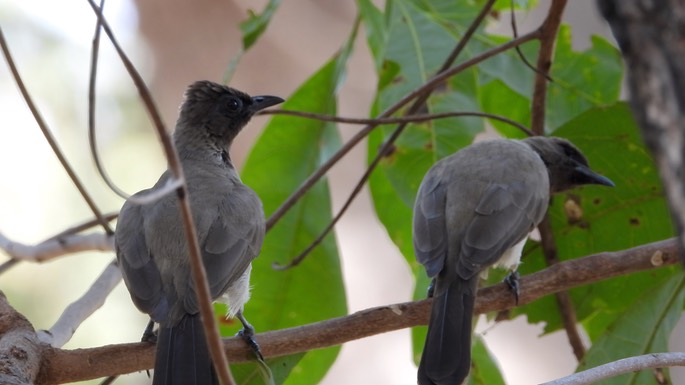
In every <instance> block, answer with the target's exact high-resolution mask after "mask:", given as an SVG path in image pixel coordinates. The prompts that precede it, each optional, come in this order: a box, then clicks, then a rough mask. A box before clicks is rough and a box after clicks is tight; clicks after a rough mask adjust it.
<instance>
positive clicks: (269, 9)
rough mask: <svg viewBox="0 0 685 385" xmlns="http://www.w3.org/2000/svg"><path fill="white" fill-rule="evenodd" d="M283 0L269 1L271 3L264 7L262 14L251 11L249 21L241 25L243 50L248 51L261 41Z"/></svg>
mask: <svg viewBox="0 0 685 385" xmlns="http://www.w3.org/2000/svg"><path fill="white" fill-rule="evenodd" d="M281 1H283V0H269V3H268V4H267V5H266V7H264V10H263V11H262V13H259V14H257V13H254V12H253V11H250V15H249V17H248V19H247V20H245V21H243V22H242V23H240V30H241V31H242V32H243V50H244V51H247V50H248V49H250V47H252V45H253V44H254V43H255V42H256V41H257V39H259V37H260V36H261V35H262V33H264V31H266V27H267V26H268V25H269V22H271V18H272V17H273V15H274V14H275V13H276V10H277V9H278V6H279V5H281Z"/></svg>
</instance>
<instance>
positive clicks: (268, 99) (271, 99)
mask: <svg viewBox="0 0 685 385" xmlns="http://www.w3.org/2000/svg"><path fill="white" fill-rule="evenodd" d="M284 101H285V100H283V99H282V98H279V97H278V96H270V95H260V96H253V97H252V105H251V106H250V111H251V112H252V113H255V112H257V111H259V110H263V109H265V108H267V107H271V106H275V105H276V104H280V103H283V102H284Z"/></svg>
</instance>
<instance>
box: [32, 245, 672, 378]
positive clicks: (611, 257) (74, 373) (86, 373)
mask: <svg viewBox="0 0 685 385" xmlns="http://www.w3.org/2000/svg"><path fill="white" fill-rule="evenodd" d="M677 261H678V255H677V245H676V241H675V239H668V240H665V241H660V242H654V243H650V244H647V245H643V246H638V247H635V248H632V249H628V250H623V251H617V252H606V253H599V254H595V255H592V256H589V257H585V258H579V259H574V260H571V261H566V262H562V263H559V264H556V265H554V266H551V267H549V268H547V269H545V270H542V271H539V272H537V273H534V274H530V275H528V276H525V277H521V281H520V283H521V293H520V300H519V304H521V305H523V304H526V303H529V302H532V301H535V300H536V299H539V298H541V297H544V296H546V295H550V294H554V293H557V292H559V291H562V290H568V289H570V288H573V287H577V286H581V285H586V284H590V283H593V282H597V281H600V280H603V279H607V278H611V277H615V276H619V275H625V274H630V273H634V272H638V271H643V270H649V269H654V268H659V267H663V266H666V265H672V264H674V263H676V262H677ZM430 306H431V300H430V299H426V300H423V301H417V302H405V303H398V304H392V305H387V306H381V307H376V308H372V309H367V310H363V311H360V312H357V313H354V314H350V315H347V316H344V317H339V318H334V319H330V320H325V321H321V322H317V323H314V324H309V325H303V326H298V327H294V328H290V329H283V330H275V331H269V332H265V333H260V334H258V335H257V336H256V338H255V339H256V340H257V342H258V343H259V345H260V346H261V350H262V353H263V354H264V356H265V357H267V358H269V357H277V356H283V355H288V354H294V353H299V352H305V351H309V350H313V349H321V348H325V347H329V346H334V345H340V344H342V343H345V342H348V341H352V340H355V339H360V338H364V337H368V336H372V335H375V334H380V333H385V332H389V331H393V330H398V329H403V328H407V327H413V326H417V325H425V324H426V323H427V322H428V316H429V311H430ZM514 306H515V304H514V298H513V296H512V295H511V292H510V291H509V288H508V287H507V286H506V285H504V284H499V285H495V286H490V287H486V288H483V289H481V290H479V292H478V298H477V301H476V313H478V314H480V313H485V312H492V311H500V310H505V309H510V308H512V307H514ZM224 348H225V349H226V354H227V357H228V359H229V361H230V362H244V361H247V360H248V359H250V357H251V350H250V349H249V348H248V347H247V346H246V345H245V343H244V341H243V340H242V339H240V338H236V337H234V338H228V339H225V340H224ZM153 351H154V347H153V346H152V345H150V344H147V343H135V344H120V345H110V346H103V347H98V348H92V349H77V350H62V349H52V348H48V349H47V350H46V351H45V354H44V357H43V364H42V370H41V374H40V377H39V379H38V381H36V383H37V384H57V383H64V382H73V381H82V380H87V379H93V378H99V377H104V376H108V375H112V374H124V373H132V372H136V371H142V370H146V369H150V368H152V363H153V353H154V352H153Z"/></svg>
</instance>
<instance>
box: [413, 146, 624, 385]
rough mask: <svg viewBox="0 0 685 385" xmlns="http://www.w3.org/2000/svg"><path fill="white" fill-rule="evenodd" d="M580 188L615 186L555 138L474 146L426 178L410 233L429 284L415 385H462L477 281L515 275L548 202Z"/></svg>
mask: <svg viewBox="0 0 685 385" xmlns="http://www.w3.org/2000/svg"><path fill="white" fill-rule="evenodd" d="M585 184H599V185H605V186H613V185H614V184H613V183H612V182H611V181H610V180H609V179H608V178H606V177H604V176H602V175H600V174H598V173H596V172H594V171H592V169H590V167H589V166H588V162H587V159H585V156H583V154H582V153H581V152H580V151H579V150H578V149H577V148H576V147H575V146H574V145H573V144H571V142H569V141H567V140H565V139H561V138H546V137H534V138H528V139H524V140H520V141H519V140H492V141H485V142H480V143H476V144H472V145H471V146H468V147H465V148H463V149H461V150H460V151H458V152H457V153H455V154H452V155H450V156H448V157H446V158H444V159H442V160H440V161H438V162H437V163H436V164H434V165H433V167H432V168H431V169H430V170H428V172H427V173H426V175H425V177H424V179H423V181H422V182H421V186H420V187H419V191H418V194H417V197H416V202H415V204H414V227H413V230H414V251H415V254H416V259H417V260H418V261H419V262H420V263H421V264H423V265H424V267H425V268H426V272H427V273H428V276H429V277H430V278H432V280H433V282H432V285H431V295H432V297H433V305H432V308H431V316H430V321H429V324H428V333H427V335H426V342H425V345H424V348H423V355H422V356H421V363H420V364H419V369H418V383H419V384H420V385H457V384H461V383H463V381H464V380H465V379H466V377H467V375H468V373H469V371H470V369H471V323H472V317H473V307H474V303H475V299H476V292H477V290H478V281H479V276H480V275H481V273H483V272H484V271H486V270H487V269H488V268H489V267H490V266H493V265H496V266H503V267H506V268H509V269H511V270H515V269H516V267H517V266H518V264H519V260H520V257H521V251H522V250H523V245H524V244H525V242H526V239H528V234H529V233H530V232H531V231H532V230H533V229H535V227H536V226H537V225H538V224H539V223H540V221H541V220H542V218H543V216H544V215H545V211H547V206H548V204H549V197H550V194H552V193H555V192H559V191H564V190H567V189H569V188H572V187H575V186H580V185H585ZM510 282H513V281H510ZM512 286H513V287H514V288H516V287H517V286H515V285H513V284H512ZM515 294H516V298H518V296H517V292H515Z"/></svg>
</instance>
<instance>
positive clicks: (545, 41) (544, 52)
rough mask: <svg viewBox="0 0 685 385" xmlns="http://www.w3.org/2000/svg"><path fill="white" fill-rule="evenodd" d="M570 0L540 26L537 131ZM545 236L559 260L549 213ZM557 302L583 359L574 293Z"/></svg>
mask: <svg viewBox="0 0 685 385" xmlns="http://www.w3.org/2000/svg"><path fill="white" fill-rule="evenodd" d="M566 1H567V0H554V1H552V4H551V5H550V8H549V11H548V13H547V17H546V18H545V21H544V22H543V23H542V26H540V29H539V31H540V51H539V52H538V59H537V63H536V75H535V84H534V87H533V100H532V102H531V128H532V130H533V132H534V133H535V134H536V135H544V134H545V105H546V98H547V82H548V81H549V79H550V77H549V70H550V68H551V67H552V55H553V53H554V43H555V41H556V37H557V33H558V31H559V25H560V24H561V16H562V15H563V13H564V8H566ZM538 228H539V230H540V237H541V238H542V250H543V254H544V256H545V261H546V262H547V265H548V266H549V265H554V264H556V263H558V262H559V259H558V258H557V250H556V242H555V241H554V235H553V233H552V227H551V225H550V223H549V217H548V214H545V218H544V219H543V221H542V223H540V225H539V226H538ZM556 302H557V305H558V307H559V312H560V313H561V319H562V322H563V324H564V329H565V330H566V335H567V336H568V340H569V344H570V345H571V348H572V349H573V354H574V355H575V356H576V359H578V360H580V359H581V358H583V356H584V355H585V346H584V345H583V340H582V338H581V337H580V332H579V331H578V326H577V317H576V310H575V309H574V308H573V305H572V302H571V297H570V296H569V294H568V293H567V292H564V291H561V292H559V293H557V294H556Z"/></svg>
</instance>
